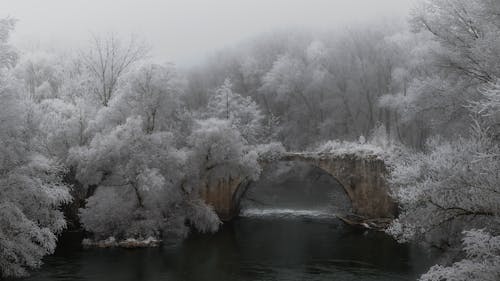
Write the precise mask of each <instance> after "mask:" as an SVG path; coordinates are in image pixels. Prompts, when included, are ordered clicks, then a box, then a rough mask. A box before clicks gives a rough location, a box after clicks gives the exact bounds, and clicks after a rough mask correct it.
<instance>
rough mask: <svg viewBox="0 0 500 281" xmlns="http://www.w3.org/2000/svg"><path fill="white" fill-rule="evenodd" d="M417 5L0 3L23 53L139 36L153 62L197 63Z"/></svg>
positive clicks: (319, 1) (310, 0)
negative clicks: (94, 38) (13, 22)
mask: <svg viewBox="0 0 500 281" xmlns="http://www.w3.org/2000/svg"><path fill="white" fill-rule="evenodd" d="M412 2H413V1H412V0H163V1H162V0H0V17H6V16H10V17H13V18H16V19H18V20H19V22H18V23H17V27H16V30H15V32H14V34H13V36H12V43H14V44H15V45H16V46H17V47H18V48H20V49H21V50H26V49H28V50H29V49H34V48H42V49H50V48H55V49H56V50H59V49H65V48H66V49H77V48H80V47H81V46H82V44H84V43H86V42H88V40H89V37H90V34H92V33H96V34H106V33H111V32H113V33H117V34H119V35H127V36H128V35H130V34H136V35H138V36H139V37H140V38H142V39H144V40H145V41H146V42H147V43H148V44H150V45H151V46H152V55H153V58H155V59H159V60H162V61H171V62H174V63H177V64H178V65H189V64H193V63H195V62H196V61H198V60H200V59H201V58H203V57H205V56H206V55H207V54H210V53H212V52H213V51H214V50H216V49H218V48H221V47H224V46H227V45H232V44H236V43H238V42H239V41H241V40H243V39H246V38H250V37H252V36H255V35H258V34H260V33H265V32H269V31H273V30H279V29H284V28H306V29H319V30H325V29H330V28H332V27H335V26H339V25H345V24H346V23H349V22H362V21H367V20H373V19H376V18H383V17H388V16H392V15H405V14H407V13H408V9H409V7H410V6H411V3H412Z"/></svg>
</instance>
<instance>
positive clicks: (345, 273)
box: [26, 210, 432, 281]
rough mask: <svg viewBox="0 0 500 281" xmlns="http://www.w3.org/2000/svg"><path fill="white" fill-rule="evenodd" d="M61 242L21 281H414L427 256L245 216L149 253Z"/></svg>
mask: <svg viewBox="0 0 500 281" xmlns="http://www.w3.org/2000/svg"><path fill="white" fill-rule="evenodd" d="M78 242H79V241H78V240H77V241H75V240H74V239H71V237H70V238H68V237H66V238H65V239H63V241H62V243H61V246H60V247H59V249H58V250H57V251H56V253H55V254H54V255H52V256H49V257H47V258H45V259H44V265H43V266H42V268H41V269H39V270H37V271H35V272H33V273H32V276H31V277H30V278H28V279H26V281H28V280H29V281H55V280H65V281H83V280H89V281H115V280H116V281H159V280H171V281H191V280H193V281H195V280H196V281H201V280H213V281H226V280H227V281H239V280H245V281H246V280H297V281H299V280H300V281H304V280H309V281H313V280H336V281H347V280H356V281H364V280H367V281H368V280H370V281H376V280H377V281H378V280H380V281H382V280H383V281H396V280H415V279H416V277H417V276H418V275H419V274H420V273H422V272H423V271H425V270H426V269H427V268H428V266H429V265H430V264H431V263H432V262H431V261H430V259H429V255H428V253H426V252H425V251H424V250H422V249H420V248H418V247H416V246H411V245H402V244H398V243H396V242H395V241H394V240H392V239H391V238H390V237H388V236H387V235H385V234H383V233H380V232H367V231H360V230H356V229H353V228H350V227H348V226H345V225H343V224H342V223H341V222H340V221H339V220H337V219H335V218H333V217H329V216H324V215H322V214H321V213H318V212H312V213H308V211H299V212H298V213H297V214H293V212H291V211H283V212H281V211H279V210H278V211H274V212H273V211H271V212H265V211H264V212H260V213H259V212H249V213H247V214H246V215H245V217H241V218H238V219H236V220H235V221H233V222H231V223H226V224H224V226H223V227H222V229H221V230H220V231H219V232H217V233H215V234H193V235H191V236H190V237H188V238H187V239H186V240H184V241H183V242H178V243H166V244H165V245H163V246H161V247H158V248H146V249H118V248H117V249H87V250H83V249H81V247H80V246H79V243H78Z"/></svg>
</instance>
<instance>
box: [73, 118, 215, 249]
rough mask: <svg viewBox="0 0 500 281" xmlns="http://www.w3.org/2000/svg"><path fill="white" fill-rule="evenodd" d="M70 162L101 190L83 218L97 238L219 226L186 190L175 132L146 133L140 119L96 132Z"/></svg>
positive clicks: (183, 155) (182, 156) (85, 180)
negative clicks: (175, 143) (188, 223)
mask: <svg viewBox="0 0 500 281" xmlns="http://www.w3.org/2000/svg"><path fill="white" fill-rule="evenodd" d="M71 159H72V161H74V163H75V165H76V169H77V175H76V177H77V179H78V180H79V181H81V182H82V183H84V184H85V185H88V186H89V185H93V186H96V187H97V190H96V192H95V193H94V194H93V195H92V196H91V197H90V198H89V199H88V200H87V204H86V206H85V208H84V209H82V210H81V220H82V223H83V225H84V227H85V228H86V229H87V230H88V231H90V232H92V233H94V235H95V237H96V238H98V239H102V238H107V237H109V236H115V237H117V238H141V237H142V238H146V237H148V236H153V237H157V238H161V237H162V236H163V235H167V234H171V233H174V234H176V235H180V236H183V235H185V234H186V233H187V230H188V228H187V226H186V225H185V222H186V221H188V222H190V223H192V224H193V225H194V226H200V229H199V230H201V231H213V230H215V229H217V227H218V219H217V216H216V215H215V214H214V213H213V211H211V210H210V209H209V208H208V207H206V208H205V209H204V210H205V211H206V212H207V213H208V215H207V214H205V216H204V217H203V216H200V214H199V212H198V210H199V209H200V208H204V207H205V205H204V204H203V203H202V202H201V201H199V200H197V199H198V198H197V197H196V195H197V194H195V193H188V192H186V191H185V190H184V188H183V182H184V177H185V171H186V159H187V155H186V152H185V151H183V150H179V149H176V148H175V146H174V145H173V136H172V134H171V133H168V132H152V133H147V132H146V131H145V130H144V125H143V121H142V119H141V118H140V117H130V118H128V119H127V120H126V122H125V123H124V124H122V125H119V126H117V127H115V128H113V129H112V130H110V131H105V132H102V133H98V134H97V135H96V136H95V137H94V138H93V139H92V141H91V142H90V144H89V145H88V146H84V147H80V148H76V149H73V150H72V152H71ZM198 220H199V221H198ZM201 220H204V221H201Z"/></svg>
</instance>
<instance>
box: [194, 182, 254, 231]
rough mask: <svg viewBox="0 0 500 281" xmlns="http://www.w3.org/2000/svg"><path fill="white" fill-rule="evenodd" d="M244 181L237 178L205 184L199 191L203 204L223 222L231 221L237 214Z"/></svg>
mask: <svg viewBox="0 0 500 281" xmlns="http://www.w3.org/2000/svg"><path fill="white" fill-rule="evenodd" d="M244 184H245V181H242V180H241V179H239V178H236V179H233V178H229V179H221V180H219V181H217V182H214V183H209V184H206V185H205V186H204V187H203V188H202V189H201V190H200V196H201V198H202V199H203V200H205V202H206V203H207V204H209V205H212V207H213V208H214V209H215V211H216V212H217V214H218V215H219V218H220V219H221V220H223V221H229V220H231V219H233V218H234V217H235V216H237V215H238V213H239V203H240V196H241V194H240V192H239V191H238V190H240V191H241V190H243V189H244V188H239V187H240V186H241V185H244Z"/></svg>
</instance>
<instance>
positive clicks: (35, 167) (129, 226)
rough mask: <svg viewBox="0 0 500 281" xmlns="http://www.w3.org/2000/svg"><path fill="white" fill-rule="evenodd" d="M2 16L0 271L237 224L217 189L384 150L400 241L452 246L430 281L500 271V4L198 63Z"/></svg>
mask: <svg viewBox="0 0 500 281" xmlns="http://www.w3.org/2000/svg"><path fill="white" fill-rule="evenodd" d="M15 25H16V20H15V19H13V18H6V19H0V142H1V145H0V276H2V277H17V276H24V275H27V274H28V271H29V270H30V269H32V268H37V267H39V266H40V265H41V261H42V257H44V256H46V255H49V254H51V253H53V251H54V249H55V247H56V243H57V240H58V235H59V234H61V233H62V232H63V231H64V230H65V229H79V228H82V229H84V230H85V231H86V232H87V233H88V235H89V238H90V239H92V240H95V241H99V240H106V239H109V238H110V237H113V239H117V240H123V239H127V238H135V239H146V238H150V237H151V238H154V239H162V238H165V237H178V238H179V239H182V238H183V237H186V236H187V235H188V234H189V233H190V232H192V231H197V232H215V231H217V230H218V228H219V226H220V225H221V221H220V219H219V218H218V216H217V214H216V213H215V212H214V210H213V208H212V207H211V206H210V205H208V204H206V203H205V202H204V201H203V200H202V198H201V197H200V195H199V187H200V185H201V183H202V182H203V183H204V182H207V181H208V182H214V181H218V180H221V179H227V178H246V179H258V177H259V174H260V172H261V167H260V165H259V160H261V159H266V158H270V157H274V156H275V155H276V154H279V153H282V152H284V151H318V150H324V149H325V147H328V146H333V147H335V146H342V145H351V146H356V145H364V144H370V145H372V146H377V147H380V148H381V149H382V150H383V151H384V152H385V153H386V154H387V155H388V156H387V157H386V161H387V162H388V163H389V164H390V167H391V169H390V178H389V179H388V180H389V182H390V185H391V189H392V193H393V194H392V195H393V197H394V198H395V200H396V201H397V202H398V204H399V209H400V210H399V214H398V217H397V218H396V219H394V220H393V222H392V223H391V225H390V226H389V228H388V229H387V230H386V232H387V233H388V234H390V235H392V236H393V237H394V238H395V239H397V240H398V241H399V242H402V243H404V242H409V241H416V242H419V243H424V244H426V245H428V246H430V247H435V248H439V249H440V250H441V251H442V252H443V253H445V254H444V255H443V256H446V258H443V259H442V260H441V261H442V262H441V264H440V265H435V266H433V267H431V268H430V269H429V271H428V272H427V273H425V274H424V275H422V276H421V278H420V280H436V281H438V280H478V281H479V280H481V281H484V280H491V281H495V280H499V279H500V236H499V235H500V2H498V1H497V0H468V1H466V0H426V1H420V2H419V4H418V5H416V6H415V8H414V9H413V10H412V12H411V15H410V16H409V20H408V21H407V20H406V19H405V20H402V21H380V22H376V23H370V24H359V25H353V26H350V27H349V28H346V29H341V28H338V29H334V30H331V31H324V32H305V31H280V32H269V33H266V34H262V35H261V36H259V37H255V38H253V39H248V40H246V41H244V42H241V43H240V44H238V45H234V46H232V47H227V48H226V49H224V50H220V51H219V52H217V53H216V54H213V55H212V56H211V57H209V58H208V59H207V60H206V61H205V62H204V63H201V64H199V65H197V66H194V67H191V68H189V69H177V68H176V66H175V65H173V64H158V63H155V62H152V61H151V59H150V58H149V56H148V52H149V46H148V45H147V43H144V42H143V41H141V40H140V39H139V38H137V37H130V38H122V37H119V36H116V35H113V34H111V35H109V34H108V35H106V34H102V35H93V36H89V40H88V45H87V46H86V47H84V48H81V49H80V50H78V51H75V52H69V53H65V54H61V53H48V52H45V51H32V52H23V51H19V50H17V49H16V48H15V47H14V46H13V45H12V44H10V43H9V35H10V34H11V33H12V32H15Z"/></svg>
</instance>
